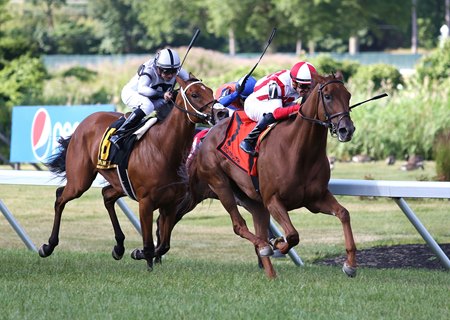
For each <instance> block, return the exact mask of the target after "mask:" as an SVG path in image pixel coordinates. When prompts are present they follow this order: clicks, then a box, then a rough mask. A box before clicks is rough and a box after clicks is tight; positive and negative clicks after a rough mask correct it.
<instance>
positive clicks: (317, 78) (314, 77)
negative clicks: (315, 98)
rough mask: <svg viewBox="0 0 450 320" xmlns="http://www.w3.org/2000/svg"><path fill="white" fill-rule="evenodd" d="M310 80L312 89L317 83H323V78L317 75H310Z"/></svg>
mask: <svg viewBox="0 0 450 320" xmlns="http://www.w3.org/2000/svg"><path fill="white" fill-rule="evenodd" d="M312 80H313V87H314V86H315V85H316V84H318V83H324V82H325V77H322V76H321V75H319V74H318V73H313V74H312Z"/></svg>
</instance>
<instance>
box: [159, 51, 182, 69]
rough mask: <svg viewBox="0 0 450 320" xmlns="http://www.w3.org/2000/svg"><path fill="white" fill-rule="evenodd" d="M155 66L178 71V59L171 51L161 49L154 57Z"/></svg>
mask: <svg viewBox="0 0 450 320" xmlns="http://www.w3.org/2000/svg"><path fill="white" fill-rule="evenodd" d="M155 64H156V66H158V67H160V68H161V69H178V68H180V66H181V63H180V57H179V56H178V54H177V53H176V52H175V51H174V50H172V49H162V50H161V51H159V52H158V53H157V54H156V56H155Z"/></svg>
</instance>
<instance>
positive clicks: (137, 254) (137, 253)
mask: <svg viewBox="0 0 450 320" xmlns="http://www.w3.org/2000/svg"><path fill="white" fill-rule="evenodd" d="M131 259H134V260H143V259H145V256H144V251H142V250H141V249H134V250H133V252H131Z"/></svg>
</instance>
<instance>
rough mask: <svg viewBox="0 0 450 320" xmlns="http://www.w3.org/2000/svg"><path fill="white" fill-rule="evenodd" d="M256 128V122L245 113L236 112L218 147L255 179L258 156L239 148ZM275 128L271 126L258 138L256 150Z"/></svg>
mask: <svg viewBox="0 0 450 320" xmlns="http://www.w3.org/2000/svg"><path fill="white" fill-rule="evenodd" d="M255 126H256V122H254V121H253V120H252V119H250V118H249V117H248V116H247V114H246V113H245V112H244V111H235V112H234V113H233V115H232V116H231V120H230V123H229V124H228V128H227V130H226V133H225V138H224V139H223V141H222V142H221V143H220V144H219V145H218V147H217V150H219V151H220V152H221V153H222V154H223V155H224V156H225V157H226V158H227V159H229V160H230V161H231V162H232V163H233V164H235V165H236V166H238V167H239V168H241V169H242V170H244V171H245V172H247V173H248V174H249V175H250V176H251V177H252V179H253V177H257V176H258V173H257V169H256V161H257V160H258V155H256V156H252V155H249V154H248V153H246V152H244V150H242V149H241V148H240V147H239V143H240V142H241V141H242V140H244V138H245V137H246V136H247V135H248V134H249V132H250V131H252V129H253V128H254V127H255ZM272 128H273V125H272V126H269V127H268V128H267V129H266V130H265V131H263V133H261V135H260V136H259V138H258V142H257V144H256V150H257V151H258V150H259V145H260V143H261V141H262V140H263V139H264V138H265V137H266V136H267V134H268V133H269V132H270V130H271V129H272Z"/></svg>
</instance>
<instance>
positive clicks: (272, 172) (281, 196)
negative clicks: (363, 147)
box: [177, 74, 356, 278]
mask: <svg viewBox="0 0 450 320" xmlns="http://www.w3.org/2000/svg"><path fill="white" fill-rule="evenodd" d="M313 80H314V83H315V88H314V89H313V90H312V93H311V95H310V97H309V98H308V99H307V100H306V102H305V103H304V104H303V105H302V106H301V108H300V110H299V112H298V114H297V116H296V117H295V118H291V119H288V120H286V121H282V122H280V123H278V124H277V125H276V126H275V127H274V128H273V129H272V130H271V131H270V132H269V134H268V135H267V137H266V138H265V139H264V140H263V141H262V142H261V145H260V149H259V157H258V160H257V170H258V179H259V187H260V188H259V190H260V192H257V191H256V190H255V187H254V185H253V183H252V180H251V178H250V176H249V175H248V174H247V173H246V172H244V171H243V170H242V169H240V168H238V167H237V166H235V165H234V164H232V163H231V162H230V161H229V160H228V159H226V158H225V157H224V156H223V155H222V154H221V153H220V152H219V151H218V150H217V146H218V145H219V144H220V143H221V142H222V140H223V139H224V137H225V134H226V130H227V127H228V124H229V120H228V119H227V120H224V121H222V122H221V123H219V124H218V125H216V126H215V127H213V128H212V129H211V130H210V132H209V133H208V134H207V135H206V137H205V139H204V141H203V143H202V145H201V147H200V148H199V150H198V151H197V154H196V155H195V156H194V158H193V159H192V162H191V163H189V164H188V167H187V169H188V174H189V179H190V181H189V188H188V192H187V194H186V196H185V198H184V199H183V200H182V201H181V203H180V205H179V208H178V213H177V221H179V220H180V219H181V217H182V216H183V215H184V214H185V213H187V212H189V211H190V210H192V209H193V208H194V207H195V206H196V205H197V204H198V203H199V202H201V201H202V200H203V199H206V198H218V199H219V200H220V201H221V203H222V205H223V206H224V207H225V209H226V210H227V212H228V213H229V214H230V217H231V219H232V223H233V229H234V232H235V233H236V234H237V235H239V236H241V237H243V238H246V239H248V240H249V241H251V242H252V243H253V244H254V246H255V249H256V252H257V255H258V256H259V259H260V262H261V263H262V265H263V267H264V270H265V272H266V274H267V276H268V277H271V278H272V277H275V276H276V273H275V270H274V268H273V266H272V263H271V261H270V259H269V257H270V256H271V255H272V253H273V250H272V247H271V245H272V246H273V247H276V248H278V249H280V251H281V252H282V253H284V254H286V253H287V252H288V251H289V249H290V248H292V247H293V246H295V245H297V244H298V243H299V234H298V232H297V231H296V229H295V228H294V226H293V225H292V222H291V220H290V218H289V215H288V211H291V210H294V209H297V208H301V207H305V208H307V209H308V210H309V211H311V212H314V213H317V212H322V213H325V214H330V215H334V216H336V217H338V218H339V219H340V221H341V223H342V226H343V231H344V238H345V247H346V252H347V259H346V261H345V263H344V266H343V271H344V272H345V273H346V274H347V275H348V276H351V277H353V276H355V275H356V257H355V255H356V246H355V242H354V239H353V233H352V229H351V225H350V215H349V212H348V211H347V209H345V208H344V207H343V206H342V205H340V204H339V203H338V202H337V200H336V199H335V197H334V196H333V195H332V194H331V192H330V191H329V190H328V183H329V180H330V165H329V162H328V158H327V155H326V145H327V137H328V129H329V130H330V132H331V135H332V136H336V137H337V138H338V139H339V141H341V142H347V141H350V140H351V138H352V135H353V132H354V130H355V128H354V126H353V122H352V120H351V118H350V109H349V101H350V97H351V95H350V93H349V92H348V91H347V89H346V88H345V86H344V84H343V81H342V75H340V74H339V75H337V76H335V75H332V76H328V77H322V76H320V75H314V76H313ZM238 204H239V205H242V206H243V207H245V208H246V209H247V210H248V211H249V212H251V213H252V218H253V222H254V226H255V234H253V233H252V232H250V231H249V229H248V228H247V225H246V223H245V220H244V219H243V217H242V216H241V214H240V213H239V210H238V207H237V205H238ZM270 215H272V216H273V217H274V219H275V220H276V221H277V222H278V223H279V224H280V226H281V227H282V228H283V230H284V234H285V240H286V242H284V240H281V239H278V241H276V242H275V243H272V244H271V245H270V244H269V243H268V241H267V239H268V227H269V222H270Z"/></svg>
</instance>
